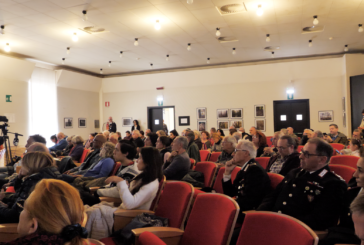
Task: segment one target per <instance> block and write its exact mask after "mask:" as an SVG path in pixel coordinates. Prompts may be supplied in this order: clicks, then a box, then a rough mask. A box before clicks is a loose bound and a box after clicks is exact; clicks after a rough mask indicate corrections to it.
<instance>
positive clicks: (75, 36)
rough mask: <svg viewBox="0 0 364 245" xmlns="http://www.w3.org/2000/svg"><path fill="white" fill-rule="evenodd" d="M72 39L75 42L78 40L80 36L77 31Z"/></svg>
mask: <svg viewBox="0 0 364 245" xmlns="http://www.w3.org/2000/svg"><path fill="white" fill-rule="evenodd" d="M72 40H73V41H74V42H77V41H78V36H77V33H76V32H75V33H73V36H72Z"/></svg>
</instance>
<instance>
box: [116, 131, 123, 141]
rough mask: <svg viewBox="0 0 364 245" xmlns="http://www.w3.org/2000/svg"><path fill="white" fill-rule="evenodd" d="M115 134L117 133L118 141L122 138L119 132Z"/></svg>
mask: <svg viewBox="0 0 364 245" xmlns="http://www.w3.org/2000/svg"><path fill="white" fill-rule="evenodd" d="M116 134H117V135H118V141H120V140H122V138H121V133H120V132H116Z"/></svg>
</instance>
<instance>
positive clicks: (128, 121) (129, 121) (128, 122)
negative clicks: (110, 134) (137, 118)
mask: <svg viewBox="0 0 364 245" xmlns="http://www.w3.org/2000/svg"><path fill="white" fill-rule="evenodd" d="M121 121H123V127H131V126H133V118H131V117H123V118H122V119H121Z"/></svg>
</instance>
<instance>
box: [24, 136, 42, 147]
mask: <svg viewBox="0 0 364 245" xmlns="http://www.w3.org/2000/svg"><path fill="white" fill-rule="evenodd" d="M35 142H39V143H42V144H45V145H46V144H47V141H46V139H45V138H44V137H43V136H41V135H39V134H34V135H31V136H29V138H28V140H27V144H26V145H25V148H28V147H29V146H30V145H31V144H33V143H35Z"/></svg>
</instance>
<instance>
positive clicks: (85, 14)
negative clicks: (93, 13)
mask: <svg viewBox="0 0 364 245" xmlns="http://www.w3.org/2000/svg"><path fill="white" fill-rule="evenodd" d="M82 20H83V21H86V20H88V17H87V11H86V10H82Z"/></svg>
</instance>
